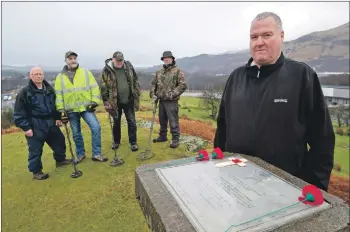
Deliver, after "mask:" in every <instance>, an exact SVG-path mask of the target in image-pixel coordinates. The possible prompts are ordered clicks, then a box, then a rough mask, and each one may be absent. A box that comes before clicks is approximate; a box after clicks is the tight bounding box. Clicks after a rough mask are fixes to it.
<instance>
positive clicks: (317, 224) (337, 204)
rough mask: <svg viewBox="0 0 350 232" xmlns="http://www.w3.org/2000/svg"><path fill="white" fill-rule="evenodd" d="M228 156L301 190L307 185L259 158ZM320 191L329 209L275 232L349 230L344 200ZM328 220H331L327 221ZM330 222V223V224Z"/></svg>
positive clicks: (347, 208)
mask: <svg viewBox="0 0 350 232" xmlns="http://www.w3.org/2000/svg"><path fill="white" fill-rule="evenodd" d="M225 154H226V153H225ZM229 155H230V156H232V155H233V156H234V155H238V156H241V157H243V158H245V159H247V160H249V161H251V162H253V163H255V164H257V165H259V166H260V167H262V168H264V169H266V170H268V171H269V172H271V173H273V174H275V175H277V176H279V177H281V178H282V179H284V180H285V181H287V182H289V183H291V184H293V185H295V186H297V187H299V188H301V189H302V188H303V187H304V186H305V185H307V184H308V183H307V182H305V181H303V180H301V179H299V178H297V177H295V176H292V175H291V174H289V173H287V172H285V171H283V170H282V169H279V168H277V167H275V166H273V165H271V164H269V163H267V162H265V161H263V160H262V159H260V158H257V157H252V156H248V155H242V154H229ZM321 191H322V194H323V196H324V198H325V200H326V201H327V202H328V203H330V205H331V207H330V208H328V209H325V210H324V211H321V212H320V213H317V214H316V215H313V216H311V217H309V218H306V219H304V220H302V221H300V220H299V221H297V222H291V223H288V224H287V225H284V226H283V227H280V228H278V229H276V230H275V231H276V232H277V231H281V232H282V231H286V229H287V228H292V231H296V232H299V231H303V232H306V231H317V232H329V231H331V232H336V231H342V230H348V229H349V228H350V227H349V210H350V209H349V205H348V204H347V203H346V202H345V201H344V200H342V199H340V198H338V197H336V196H333V195H331V194H329V193H327V192H325V191H323V190H321ZM330 218H331V220H329V219H330ZM330 222H332V224H331V223H330Z"/></svg>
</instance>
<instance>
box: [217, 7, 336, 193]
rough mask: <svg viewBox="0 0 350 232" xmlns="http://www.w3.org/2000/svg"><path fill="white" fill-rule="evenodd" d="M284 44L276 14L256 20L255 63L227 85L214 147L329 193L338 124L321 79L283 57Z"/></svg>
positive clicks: (252, 44)
mask: <svg viewBox="0 0 350 232" xmlns="http://www.w3.org/2000/svg"><path fill="white" fill-rule="evenodd" d="M283 39H284V32H283V29H282V22H281V19H280V18H279V16H277V15H276V14H274V13H270V12H264V13H261V14H259V15H257V16H256V18H255V19H254V20H253V22H252V25H251V29H250V52H251V56H252V58H250V60H249V61H248V63H247V64H246V65H245V66H243V67H239V68H237V69H236V70H234V71H233V72H232V73H231V75H230V76H229V78H228V80H227V83H226V86H225V90H224V93H223V96H222V100H221V105H220V110H219V115H218V119H217V130H216V135H215V139H214V146H215V147H220V148H221V149H222V150H224V151H227V152H237V153H242V154H247V155H251V156H257V157H259V158H261V159H263V160H265V161H267V162H269V163H271V164H272V165H274V166H276V167H279V168H281V169H283V170H285V171H287V172H289V173H290V174H292V175H294V176H297V177H299V178H301V179H303V180H305V181H306V182H308V183H310V184H314V185H316V186H317V187H319V188H321V189H323V190H327V188H328V184H329V179H330V174H331V171H332V168H333V159H334V142H335V136H334V132H333V127H332V122H331V119H330V116H329V112H328V109H327V106H326V104H325V101H324V96H323V93H322V89H321V85H320V82H319V79H318V77H317V74H316V73H315V72H314V70H313V69H312V68H310V67H309V66H307V65H306V64H304V63H302V62H297V61H294V60H291V59H287V58H285V57H284V56H283V53H282V43H283ZM307 145H309V147H310V148H309V149H308V147H307Z"/></svg>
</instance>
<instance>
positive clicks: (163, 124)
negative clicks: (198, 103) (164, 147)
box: [159, 100, 180, 140]
mask: <svg viewBox="0 0 350 232" xmlns="http://www.w3.org/2000/svg"><path fill="white" fill-rule="evenodd" d="M168 122H169V124H170V133H171V135H172V139H173V140H179V138H180V128H179V104H178V101H177V100H175V101H163V100H160V101H159V123H160V131H159V136H160V137H164V138H165V137H167V132H168Z"/></svg>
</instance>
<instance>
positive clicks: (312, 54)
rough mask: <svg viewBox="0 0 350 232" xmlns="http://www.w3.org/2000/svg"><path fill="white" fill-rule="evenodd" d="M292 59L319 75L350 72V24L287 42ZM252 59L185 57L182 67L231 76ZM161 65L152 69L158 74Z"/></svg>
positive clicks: (180, 61) (239, 54)
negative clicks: (234, 70)
mask: <svg viewBox="0 0 350 232" xmlns="http://www.w3.org/2000/svg"><path fill="white" fill-rule="evenodd" d="M287 49H288V50H290V49H291V50H290V51H291V53H290V54H289V57H290V58H292V59H295V60H298V61H303V62H306V63H307V64H309V65H310V66H312V67H315V68H316V71H317V72H349V23H346V24H344V25H341V26H339V27H336V28H332V29H330V30H326V31H320V32H313V33H310V34H307V35H304V36H302V37H300V38H298V39H296V40H292V41H288V42H285V43H284V50H287ZM249 58H250V54H249V51H248V50H243V51H241V52H236V53H232V54H220V55H208V54H202V55H198V56H194V57H185V58H181V59H178V60H177V63H178V65H179V66H180V67H181V68H182V69H183V70H184V71H186V72H189V73H197V72H200V73H203V72H204V73H207V74H229V73H231V72H232V70H233V69H235V68H236V67H238V66H240V65H243V64H245V63H246V62H247V60H248V59H249ZM160 67H161V66H155V67H151V68H149V69H148V70H147V71H151V72H154V71H155V70H157V69H158V68H160Z"/></svg>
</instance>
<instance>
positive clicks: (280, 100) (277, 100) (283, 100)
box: [273, 99, 288, 103]
mask: <svg viewBox="0 0 350 232" xmlns="http://www.w3.org/2000/svg"><path fill="white" fill-rule="evenodd" d="M273 102H274V103H278V102H283V103H287V102H288V99H273Z"/></svg>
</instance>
